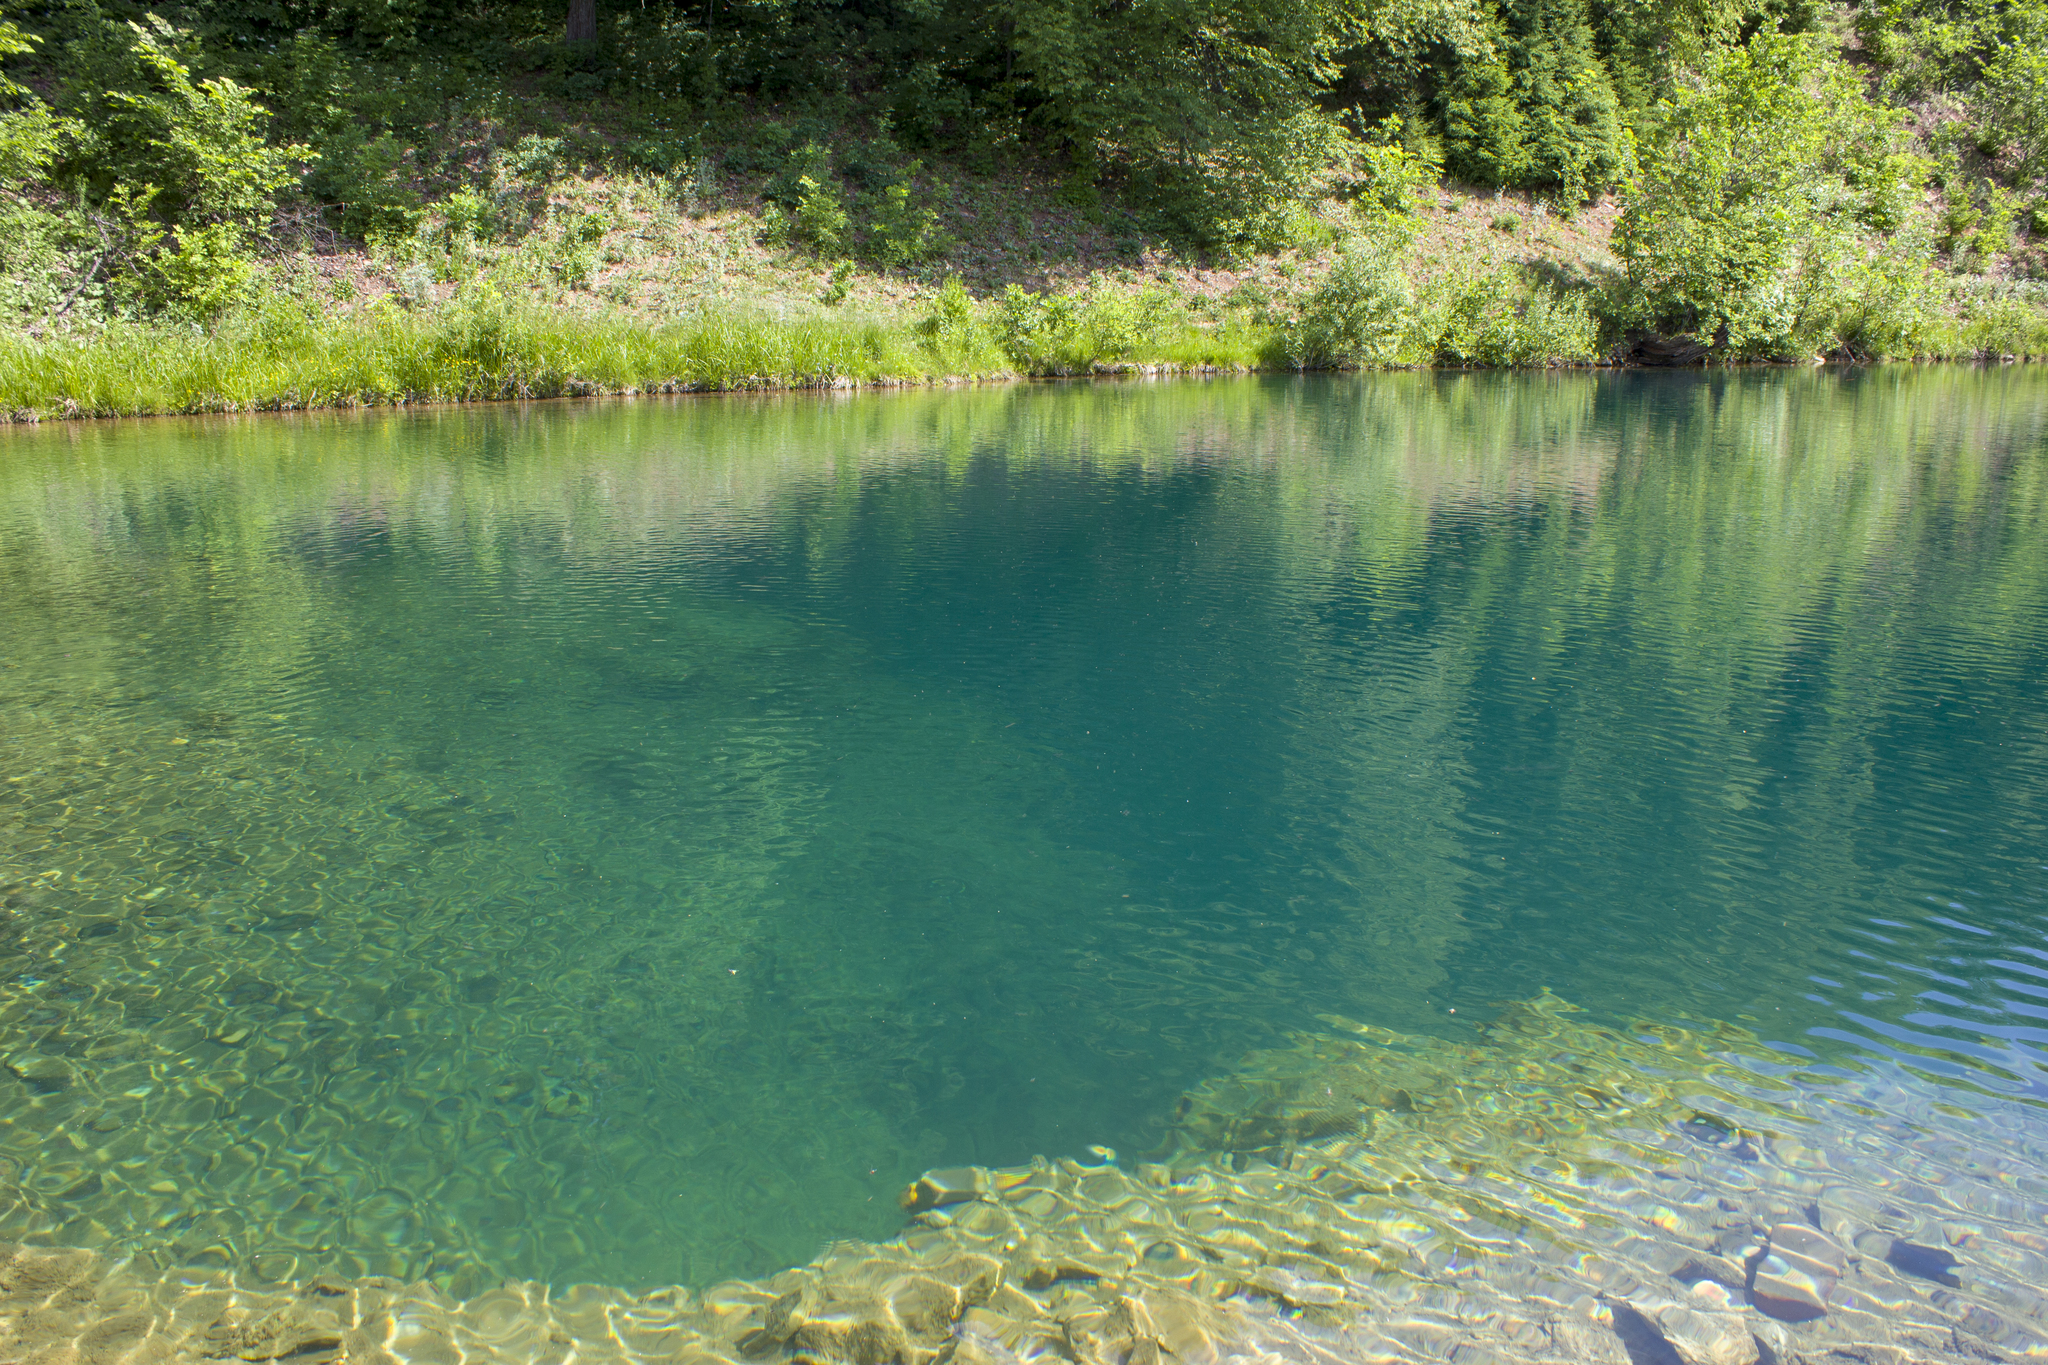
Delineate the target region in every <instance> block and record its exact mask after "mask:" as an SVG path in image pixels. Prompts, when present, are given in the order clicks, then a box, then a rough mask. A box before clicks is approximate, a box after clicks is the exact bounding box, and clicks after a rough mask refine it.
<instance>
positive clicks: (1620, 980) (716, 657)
mask: <svg viewBox="0 0 2048 1365" xmlns="http://www.w3.org/2000/svg"><path fill="white" fill-rule="evenodd" d="M0 604H4V611H0V900H4V903H5V907H6V908H5V916H6V918H5V920H4V923H0V1058H4V1060H5V1063H6V1066H7V1068H8V1069H7V1070H5V1071H0V1238H23V1237H27V1238H31V1239H34V1240H41V1241H51V1242H58V1243H63V1244H70V1245H89V1246H96V1247H102V1248H106V1249H109V1250H112V1251H116V1252H120V1253H141V1254H143V1255H145V1256H148V1257H153V1258H155V1259H157V1260H158V1261H160V1262H162V1263H165V1264H174V1263H194V1264H202V1265H203V1264H218V1265H225V1266H232V1267H237V1268H240V1269H243V1270H246V1271H248V1272H249V1273H252V1274H255V1275H257V1276H259V1277H267V1278H284V1277H287V1276H292V1275H299V1276H303V1275H310V1274H313V1273H378V1274H391V1275H398V1276H401V1277H404V1278H408V1279H411V1278H418V1277H433V1278H437V1279H441V1280H443V1281H444V1282H450V1283H453V1284H455V1285H456V1287H457V1288H461V1287H463V1286H464V1285H474V1284H476V1283H481V1282H483V1281H484V1280H485V1279H487V1278H495V1277H496V1276H498V1275H512V1276H520V1277H533V1278H539V1279H545V1280H551V1281H553V1282H555V1283H558V1284H559V1283H567V1282H570V1281H576V1280H600V1281H605V1282H610V1283H616V1284H623V1285H651V1284H658V1283H665V1282H671V1281H681V1282H686V1283H697V1284H702V1283H706V1282H708V1281H710V1280H712V1279H714V1278H717V1277H719V1276H724V1275H730V1274H743V1273H744V1274H757V1273H761V1272H764V1271H767V1270H772V1269H774V1268H776V1267H779V1266H781V1265H784V1264H789V1263H794V1262H798V1261H802V1260H804V1259H805V1258H807V1257H808V1256H810V1255H811V1254H813V1253H814V1252H815V1251H816V1250H817V1249H818V1247H819V1246H820V1245H821V1244H823V1243H824V1242H825V1241H827V1240H828V1239H832V1238H842V1237H878V1236H883V1235H886V1234H887V1233H888V1232H890V1231H892V1230H893V1229H894V1228H896V1227H897V1226H899V1225H900V1221H901V1215H900V1214H899V1213H898V1211H897V1210H896V1207H895V1203H894V1196H895V1192H896V1191H897V1190H898V1189H899V1188H900V1187H901V1186H902V1184H903V1183H904V1181H905V1180H906V1179H908V1178H909V1177H910V1176H912V1175H914V1174H915V1173H916V1172H917V1171H919V1170H921V1169H923V1168H926V1167H930V1166H936V1165H947V1164H954V1163H963V1162H972V1163H980V1164H990V1165H1000V1164H1008V1163H1014V1162H1018V1161H1021V1160H1024V1159H1025V1158H1027V1157H1029V1156H1031V1155H1032V1154H1034V1153H1078V1152H1081V1151H1082V1150H1084V1149H1085V1147H1086V1146H1087V1145H1088V1144H1095V1143H1104V1144H1109V1145H1112V1146H1115V1147H1117V1148H1120V1149H1123V1150H1127V1151H1128V1150H1135V1149H1143V1148H1145V1147H1146V1146H1147V1145H1148V1144H1150V1143H1152V1142H1154V1141H1156V1140H1157V1139H1158V1135H1159V1132H1160V1126H1161V1124H1162V1122H1163V1121H1164V1120H1165V1119H1167V1118H1168V1117H1170V1116H1171V1114H1172V1112H1173V1109H1174V1105H1175V1102H1176V1099H1177V1098H1178V1097H1179V1096H1180V1095H1181V1093H1182V1092H1183V1091H1184V1090H1186V1089H1187V1088H1189V1087H1190V1086H1193V1085H1196V1084H1198V1083H1200V1082H1202V1081H1204V1080H1206V1079H1208V1078H1210V1077H1213V1076H1215V1075H1217V1074H1218V1073H1219V1072H1222V1071H1225V1070H1227V1069H1228V1068H1229V1067H1230V1066H1231V1064H1232V1062H1233V1061H1234V1060H1235V1059H1237V1058H1239V1057H1240V1056H1242V1055H1243V1054H1244V1053H1245V1052H1246V1051H1247V1050H1248V1049H1253V1048H1261V1047H1273V1046H1278V1045H1281V1044H1282V1043H1283V1042H1284V1041H1285V1039H1286V1037H1287V1035H1288V1032H1289V1031H1290V1030H1294V1029H1300V1028H1305V1027H1317V1026H1318V1025H1317V1021H1318V1019H1320V1018H1322V1017H1324V1016H1331V1015H1335V1016H1342V1017H1343V1018H1345V1019H1350V1020H1357V1021H1361V1022H1364V1023H1368V1024H1373V1025H1378V1026H1383V1027H1388V1028H1395V1029H1400V1030H1405V1031H1409V1032H1420V1033H1433V1034H1437V1035H1440V1036H1446V1037H1458V1036H1462V1035H1463V1034H1464V1032H1465V1030H1466V1029H1467V1028H1468V1025H1469V1022H1470V1021H1474V1020H1478V1019H1484V1018H1486V1017H1488V1015H1489V1014H1490V1012H1491V1010H1492V1008H1493V1007H1494V1006H1495V1005H1496V1004H1497V1002H1499V1001H1502V1000H1505V999H1510V998H1520V997H1527V996H1530V995H1532V994H1534V993H1535V992H1537V991H1538V990H1539V989H1541V988H1545V987H1547V988H1549V989H1550V990H1552V991H1555V992H1557V993H1558V994H1560V995H1563V996H1565V997H1567V998H1568V999H1570V1000H1572V1001H1575V1002H1577V1003H1578V1004H1580V1005H1583V1006H1585V1007H1586V1008H1587V1009H1589V1010H1590V1011H1592V1012H1593V1013H1594V1015H1595V1016H1596V1017H1599V1018H1610V1019H1615V1020H1621V1019H1625V1018H1630V1017H1636V1016H1642V1015H1647V1016H1650V1017H1653V1018H1659V1019H1669V1020H1688V1019H1690V1020H1725V1021H1731V1022H1740V1023H1742V1024H1743V1025H1744V1026H1746V1027H1749V1028H1752V1029H1754V1030H1756V1031H1757V1032H1758V1033H1761V1034H1762V1035H1763V1036H1765V1037H1766V1038H1768V1039H1771V1040H1772V1041H1773V1042H1774V1043H1776V1044H1778V1045H1779V1046H1780V1047H1782V1048H1783V1049H1786V1050H1788V1052H1790V1053H1791V1054H1792V1055H1794V1056H1797V1055H1798V1054H1799V1051H1800V1050H1804V1051H1805V1052H1807V1053H1810V1054H1812V1055H1813V1056H1814V1058H1816V1059H1817V1061H1818V1062H1819V1063H1820V1064H1823V1065H1827V1066H1842V1065H1851V1066H1853V1065H1854V1064H1856V1059H1858V1058H1871V1057H1883V1058H1891V1059H1893V1060H1895V1061H1902V1062H1904V1063H1905V1064H1906V1065H1908V1066H1909V1067H1910V1068H1911V1074H1914V1075H1917V1076H1918V1077H1919V1078H1920V1079H1921V1081H1922V1082H1924V1084H1926V1085H1927V1086H1929V1087H1933V1088H1936V1089H1947V1090H1952V1091H1953V1092H1954V1093H1955V1094H1956V1095H1958V1096H1963V1095H1967V1094H1970V1093H1979V1092H1986V1091H1989V1092H1995V1093H1997V1094H2001V1095H2005V1096H2009V1097H2014V1098H2018V1099H2022V1100H2026V1099H2031V1100H2034V1101H2040V1100H2043V1099H2048V1070H2044V1069H2043V1067H2042V1058H2043V1052H2042V1047H2041V1045H2042V1044H2043V1043H2044V1042H2048V376H2043V375H2042V374H2040V373H2038V372H2036V371H2032V370H2007V371H1976V370H1967V369H1934V370H1913V369H1906V368H1898V369H1891V370H1880V371H1875V372H1870V373H1852V374H1829V373H1805V372H1800V373H1782V374H1781V373H1739V374H1732V375H1720V376H1711V377H1701V376H1689V375H1681V376H1657V375H1636V374H1617V375H1605V376H1594V375H1562V376H1513V377H1510V376H1488V375H1464V376H1380V377H1369V378H1356V379H1319V380H1306V381H1297V380H1292V379H1245V380H1229V381H1217V382H1207V383H1196V382H1187V383H1173V384H1147V385H1136V386H1110V385H1099V386H1031V387H1020V388H1010V389H1002V390H996V391H987V392H943V393H912V394H900V395H888V396H860V397H846V396H838V397H830V398H820V397H814V396H793V397H777V398H765V399H764V398H745V399H732V400H714V401H703V400H689V401H679V402H661V401H643V402H638V403H631V404H587V405H542V406H536V407H532V408H525V409H516V408H498V409H477V410H469V411H438V412H426V413H416V414H392V413H374V414H368V415H361V416H332V417H321V418H284V419H278V418H266V419H232V420H215V421H193V422H149V423H127V424H103V425H78V426H68V427H64V428H58V429H49V430H43V431H36V432H10V433H7V434H6V435H5V436H4V437H0ZM465 1277H466V1278H465Z"/></svg>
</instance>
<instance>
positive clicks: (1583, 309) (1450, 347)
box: [1410, 266, 1600, 367]
mask: <svg viewBox="0 0 2048 1365" xmlns="http://www.w3.org/2000/svg"><path fill="white" fill-rule="evenodd" d="M1416 314H1417V316H1416V320H1415V324H1414V327H1413V329H1412V331H1411V334H1410V349H1411V352H1412V354H1413V355H1414V356H1415V358H1417V359H1418V360H1421V361H1424V362H1434V363H1438V364H1445V365H1480V366H1489V367H1491V366H1506V365H1518V366H1531V365H1534V366H1548V365H1574V364H1586V363H1589V362H1591V361H1592V360H1593V359H1594V358H1595V357H1596V356H1597V354H1598V351H1599V341H1600V328H1599V325H1598V323H1597V322H1595V320H1594V318H1593V312H1592V308H1591V306H1590V300H1589V298H1588V296H1587V294H1586V293H1585V292H1584V291H1581V290H1569V291H1568V290H1565V289H1562V288H1559V287H1557V286H1555V285H1553V284H1551V283H1549V282H1546V281H1544V280H1542V279H1541V278H1539V277H1538V276H1537V275H1536V274H1535V273H1534V272H1532V271H1529V270H1526V269H1524V268H1521V267H1517V266H1493V267H1491V268H1487V269H1464V270H1454V271H1452V272H1450V273H1449V274H1447V275H1444V276H1442V277H1440V278H1438V279H1436V280H1434V281H1431V283H1430V284H1429V286H1428V287H1427V288H1426V289H1425V290H1424V297H1423V299H1422V301H1421V302H1420V304H1419V305H1418V306H1417V309H1416Z"/></svg>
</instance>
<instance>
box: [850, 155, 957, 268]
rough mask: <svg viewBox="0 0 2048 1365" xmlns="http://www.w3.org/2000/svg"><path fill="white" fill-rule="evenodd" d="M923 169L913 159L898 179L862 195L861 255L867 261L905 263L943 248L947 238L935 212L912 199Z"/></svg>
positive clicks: (937, 252)
mask: <svg viewBox="0 0 2048 1365" xmlns="http://www.w3.org/2000/svg"><path fill="white" fill-rule="evenodd" d="M923 169H924V168H923V165H922V164H921V163H919V162H916V161H913V162H911V163H910V165H909V167H908V168H907V169H906V170H905V171H904V172H903V175H902V178H900V179H891V180H890V181H889V182H888V183H885V184H882V185H880V186H879V187H878V188H877V189H876V190H874V191H873V192H872V193H871V194H868V195H866V196H864V197H863V201H862V207H863V208H864V209H865V211H866V214H867V233H866V237H865V240H864V242H863V244H862V254H863V255H864V256H866V257H867V258H868V259H869V260H871V261H874V262H876V263H877V264H879V265H884V266H909V265H916V264H919V263H920V262H923V261H929V260H931V259H933V258H934V257H936V256H938V255H940V254H941V253H943V252H944V251H945V249H946V246H947V241H946V237H945V234H944V233H943V232H942V231H940V229H939V215H938V214H937V213H936V212H935V211H933V210H932V209H929V208H926V207H925V206H924V205H923V204H920V203H915V202H913V200H912V194H913V186H914V183H915V180H916V177H917V175H918V174H919V172H921V171H922V170H923Z"/></svg>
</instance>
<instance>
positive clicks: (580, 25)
mask: <svg viewBox="0 0 2048 1365" xmlns="http://www.w3.org/2000/svg"><path fill="white" fill-rule="evenodd" d="M569 41H570V42H572V43H594V42H596V41H597V0H569Z"/></svg>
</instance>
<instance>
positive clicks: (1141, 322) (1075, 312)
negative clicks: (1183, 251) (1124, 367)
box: [963, 284, 1181, 375]
mask: <svg viewBox="0 0 2048 1365" xmlns="http://www.w3.org/2000/svg"><path fill="white" fill-rule="evenodd" d="M963 297H964V294H963ZM1180 316H1181V309H1180V308H1179V306H1178V301H1177V300H1174V299H1172V298H1170V297H1169V296H1167V295H1164V294H1155V293H1149V292H1148V293H1143V294H1132V293H1126V292H1124V291H1121V290H1117V289H1115V288H1112V287H1108V286H1098V287H1096V288H1094V289H1091V290H1089V291H1088V292H1086V293H1079V294H1036V293H1032V292H1030V291H1028V290H1025V289H1022V288H1020V287H1019V286H1017V285H1014V284H1013V285H1011V286H1010V287H1009V288H1008V289H1006V290H1004V291H1003V297H1002V299H1001V300H1000V301H999V302H998V304H997V306H996V316H995V331H996V339H997V342H998V344H999V345H1001V347H1002V349H1003V352H1004V353H1005V354H1006V355H1008V356H1009V357H1010V360H1011V362H1012V363H1013V364H1015V365H1016V366H1017V368H1018V369H1020V370H1024V371H1026V372H1028V373H1031V374H1053V375H1070V374H1085V373H1087V372H1088V370H1089V369H1091V368H1092V367H1093V366H1095V365H1098V364H1114V363H1116V362H1117V361H1122V360H1129V359H1132V358H1133V357H1135V356H1136V355H1137V353H1138V351H1139V350H1140V348H1142V347H1143V346H1144V345H1145V344H1146V343H1147V342H1148V341H1149V340H1151V339H1152V337H1153V336H1154V335H1155V334H1156V332H1157V330H1158V328H1159V327H1160V325H1161V324H1162V323H1164V322H1166V321H1168V320H1172V319H1177V318H1179V317H1180Z"/></svg>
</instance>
